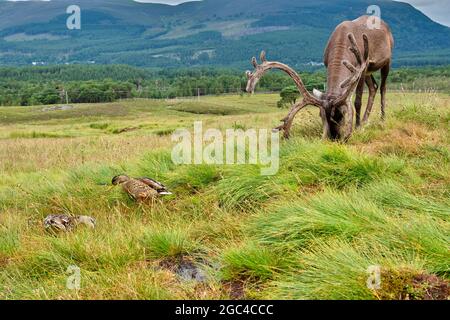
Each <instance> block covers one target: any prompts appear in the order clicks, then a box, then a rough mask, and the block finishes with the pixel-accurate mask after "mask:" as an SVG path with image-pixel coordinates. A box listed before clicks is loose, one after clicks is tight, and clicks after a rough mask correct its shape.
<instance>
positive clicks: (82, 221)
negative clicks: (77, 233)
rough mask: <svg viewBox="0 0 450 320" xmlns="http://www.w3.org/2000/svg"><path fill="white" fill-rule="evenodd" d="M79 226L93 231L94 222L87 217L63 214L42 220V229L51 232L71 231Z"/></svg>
mask: <svg viewBox="0 0 450 320" xmlns="http://www.w3.org/2000/svg"><path fill="white" fill-rule="evenodd" d="M79 225H86V226H88V227H89V228H92V229H94V228H95V225H96V220H95V219H94V218H92V217H89V216H68V215H65V214H60V215H49V216H48V217H47V218H45V219H44V228H45V229H46V230H48V231H53V232H67V231H72V230H74V229H75V228H76V227H78V226H79Z"/></svg>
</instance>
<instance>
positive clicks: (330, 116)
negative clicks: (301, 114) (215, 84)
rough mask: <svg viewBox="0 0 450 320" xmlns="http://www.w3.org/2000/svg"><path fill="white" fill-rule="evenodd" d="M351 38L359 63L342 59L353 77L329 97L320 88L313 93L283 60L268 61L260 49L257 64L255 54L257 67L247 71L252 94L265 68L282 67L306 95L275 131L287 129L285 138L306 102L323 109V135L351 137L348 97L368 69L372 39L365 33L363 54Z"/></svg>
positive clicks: (351, 109) (248, 85)
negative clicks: (341, 91) (340, 89)
mask: <svg viewBox="0 0 450 320" xmlns="http://www.w3.org/2000/svg"><path fill="white" fill-rule="evenodd" d="M348 38H349V40H350V44H351V46H350V48H349V50H350V51H351V52H352V53H353V54H354V55H355V57H356V61H357V63H356V66H354V65H353V64H352V63H350V62H349V61H348V60H344V61H342V64H343V65H344V66H345V67H346V68H347V69H348V70H349V71H350V72H351V76H350V77H349V78H348V79H346V80H345V81H343V82H342V83H341V84H340V87H341V88H342V89H343V90H344V91H343V93H342V94H341V95H340V96H338V97H328V96H327V95H326V94H322V93H321V92H320V91H318V90H314V94H311V93H310V92H309V91H308V90H307V89H306V87H305V85H304V84H303V81H302V79H301V78H300V76H299V75H298V74H297V72H295V70H293V69H292V68H290V67H289V66H287V65H285V64H283V63H280V62H272V61H271V62H269V61H267V60H266V53H265V52H264V51H263V52H261V57H260V59H261V64H258V62H257V60H256V58H255V57H253V59H252V64H253V66H254V68H255V70H254V71H253V72H251V71H247V72H246V75H247V78H248V82H247V92H249V93H253V92H254V91H255V87H256V85H257V84H258V81H259V80H260V79H261V77H262V76H263V75H264V74H265V72H266V71H268V70H270V69H280V70H282V71H284V72H286V73H287V74H288V75H289V76H290V77H291V78H292V79H293V80H294V82H295V84H296V85H297V88H298V90H299V91H300V93H301V94H302V96H303V100H302V101H301V102H299V103H297V104H295V105H294V106H293V107H292V110H291V112H290V113H289V115H288V116H287V117H286V118H285V119H283V120H282V122H283V125H281V126H280V127H278V128H276V130H284V133H285V137H288V136H289V130H290V127H291V125H292V121H293V118H294V117H295V114H296V113H297V112H298V111H300V110H301V109H303V108H304V107H306V106H307V105H313V106H316V107H318V108H320V115H321V118H322V122H323V126H324V137H328V138H331V139H341V138H344V139H347V138H348V137H349V136H350V134H351V131H352V126H353V107H352V106H351V104H350V103H349V101H348V100H349V98H350V97H351V94H352V92H353V91H354V90H355V89H356V86H357V85H358V82H359V80H360V79H361V77H362V76H363V74H364V73H365V71H366V69H367V66H368V55H369V44H368V43H369V42H368V38H367V36H366V35H363V38H364V55H362V54H361V52H360V50H359V48H358V46H357V45H356V40H355V37H354V35H353V34H351V33H350V34H348ZM345 124H347V127H350V129H348V128H347V129H344V130H343V127H344V126H345ZM342 131H345V132H342Z"/></svg>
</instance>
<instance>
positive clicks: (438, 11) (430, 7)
mask: <svg viewBox="0 0 450 320" xmlns="http://www.w3.org/2000/svg"><path fill="white" fill-rule="evenodd" d="M397 1H398V0H397ZM401 2H407V3H410V4H412V5H413V6H414V7H416V8H417V9H419V10H420V11H422V12H423V13H425V14H426V15H427V16H428V17H430V18H431V19H433V20H434V21H436V22H439V23H441V24H444V25H446V26H449V27H450V0H401Z"/></svg>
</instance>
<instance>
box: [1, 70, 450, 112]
mask: <svg viewBox="0 0 450 320" xmlns="http://www.w3.org/2000/svg"><path fill="white" fill-rule="evenodd" d="M301 77H302V79H303V81H304V83H305V85H306V87H307V88H308V90H312V89H313V88H318V89H320V90H324V89H325V83H326V72H325V70H324V69H322V70H319V71H315V72H302V73H301ZM449 78H450V66H446V67H433V68H402V69H395V70H394V71H393V73H392V74H391V76H390V87H391V88H395V89H401V88H402V89H408V90H409V89H411V90H419V89H430V88H432V89H437V90H442V91H447V92H450V83H449V81H448V79H449ZM246 82H247V79H246V77H245V75H244V73H243V72H242V70H235V69H217V68H214V69H213V68H195V69H164V70H156V69H144V68H135V67H130V66H124V65H105V66H100V65H93V66H87V65H69V66H47V67H0V105H1V106H30V105H49V104H61V103H100V102H112V101H116V100H118V99H129V98H152V99H166V98H176V97H190V96H197V95H218V94H227V93H232V94H240V93H243V92H244V90H245V86H246ZM292 84H293V83H292V80H291V79H290V78H289V77H288V76H286V75H285V74H284V73H281V72H271V73H269V74H267V75H266V76H264V77H263V78H262V79H261V81H260V83H259V88H258V90H259V91H269V92H282V98H283V97H284V100H283V103H284V102H285V101H286V99H287V101H289V99H290V98H289V97H290V96H295V90H294V92H293V90H292V88H290V87H291V86H292ZM283 89H284V90H283ZM286 96H288V97H287V98H286Z"/></svg>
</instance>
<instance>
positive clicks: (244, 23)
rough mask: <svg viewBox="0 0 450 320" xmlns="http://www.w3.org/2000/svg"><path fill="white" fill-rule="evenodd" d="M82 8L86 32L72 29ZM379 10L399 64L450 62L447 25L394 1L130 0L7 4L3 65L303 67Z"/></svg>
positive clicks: (0, 44)
mask: <svg viewBox="0 0 450 320" xmlns="http://www.w3.org/2000/svg"><path fill="white" fill-rule="evenodd" d="M72 4H77V5H79V6H80V8H81V10H82V11H81V12H82V15H81V17H82V29H81V30H68V29H67V28H66V19H67V17H68V14H66V8H67V7H68V6H69V5H72ZM372 4H376V5H379V6H380V8H381V10H382V11H381V14H382V18H383V19H384V20H385V21H386V22H388V23H389V24H390V26H391V28H392V30H393V33H394V36H395V40H396V49H395V50H396V51H395V60H394V61H395V64H396V65H425V64H431V65H433V64H450V28H448V27H445V26H443V25H440V24H438V23H436V22H434V21H432V20H431V19H429V18H428V17H427V16H425V15H424V14H422V13H421V12H420V11H418V10H416V9H415V8H414V7H412V6H411V5H409V4H406V3H401V2H396V1H391V0H326V1H325V0H303V1H301V0H228V1H222V0H205V1H201V2H190V3H184V4H181V5H178V6H169V5H162V4H144V3H137V2H134V1H132V0H96V1H89V0H78V1H74V0H52V1H49V2H41V1H39V2H38V1H26V2H9V1H0V64H4V65H29V64H33V63H34V64H37V65H39V64H72V63H99V64H130V65H135V66H146V67H180V66H183V67H186V66H227V67H228V66H231V67H236V68H244V67H247V66H248V60H249V57H251V56H253V55H255V54H256V53H257V52H258V51H260V50H262V49H266V50H267V51H268V54H269V57H270V58H271V59H280V60H282V61H285V62H286V63H289V64H291V65H293V66H295V67H297V68H310V67H314V66H316V65H318V64H320V63H321V62H322V52H323V49H324V47H325V45H326V42H327V40H328V37H329V35H330V33H331V32H332V31H333V29H334V27H335V26H336V25H337V24H339V23H340V22H342V21H344V20H351V19H355V18H357V17H358V16H360V15H363V14H365V13H366V10H367V7H368V6H369V5H372Z"/></svg>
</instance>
